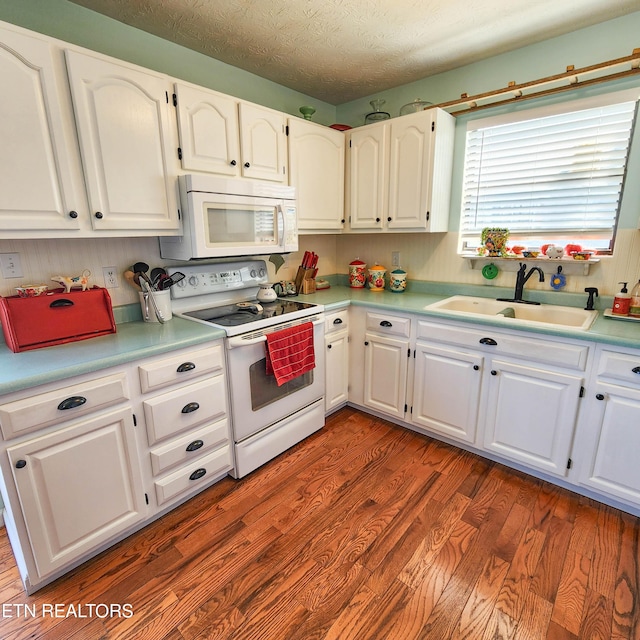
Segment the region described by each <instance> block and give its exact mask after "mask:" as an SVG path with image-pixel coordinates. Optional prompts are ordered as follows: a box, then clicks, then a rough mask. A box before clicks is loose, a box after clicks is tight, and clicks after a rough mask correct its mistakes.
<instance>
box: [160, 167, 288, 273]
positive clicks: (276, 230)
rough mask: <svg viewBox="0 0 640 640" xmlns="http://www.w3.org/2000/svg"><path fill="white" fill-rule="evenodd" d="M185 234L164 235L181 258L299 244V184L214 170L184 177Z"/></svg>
mask: <svg viewBox="0 0 640 640" xmlns="http://www.w3.org/2000/svg"><path fill="white" fill-rule="evenodd" d="M178 187H179V190H180V203H181V209H182V224H183V235H182V236H171V237H162V238H160V255H161V256H162V257H163V258H173V259H175V260H192V259H197V258H222V257H227V256H250V255H262V254H271V253H288V252H290V251H297V250H298V221H297V211H296V200H295V188H294V187H287V186H283V185H277V184H271V183H268V182H258V181H255V180H237V179H230V178H219V177H216V176H208V175H196V174H191V175H183V176H179V178H178Z"/></svg>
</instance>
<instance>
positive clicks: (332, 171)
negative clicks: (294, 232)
mask: <svg viewBox="0 0 640 640" xmlns="http://www.w3.org/2000/svg"><path fill="white" fill-rule="evenodd" d="M344 149H345V136H344V133H342V131H336V130H335V129H331V128H329V127H322V126H320V125H317V124H313V123H311V122H306V121H305V120H301V119H300V118H290V119H289V173H290V176H289V179H290V181H291V184H292V185H293V186H294V187H295V188H296V198H297V201H298V229H313V230H320V231H322V230H325V229H331V230H340V229H342V227H343V225H344V156H345V153H344Z"/></svg>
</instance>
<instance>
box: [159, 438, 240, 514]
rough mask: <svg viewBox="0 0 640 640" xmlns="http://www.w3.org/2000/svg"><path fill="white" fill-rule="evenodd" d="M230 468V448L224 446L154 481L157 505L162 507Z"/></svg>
mask: <svg viewBox="0 0 640 640" xmlns="http://www.w3.org/2000/svg"><path fill="white" fill-rule="evenodd" d="M232 468H233V464H232V462H231V446H230V445H226V446H224V447H221V448H220V449H217V450H216V451H213V452H212V453H210V454H209V455H207V456H205V457H204V458H200V460H197V461H196V462H194V463H193V464H190V465H187V466H185V467H184V468H183V469H179V470H178V471H175V472H174V473H172V474H170V475H168V476H167V477H166V478H162V479H161V480H156V481H155V483H154V484H155V487H156V498H157V500H158V504H159V505H163V504H164V503H165V502H168V501H169V500H171V499H172V498H175V497H176V496H177V495H179V494H181V493H184V492H185V491H188V490H190V489H193V488H195V487H197V486H198V485H201V484H205V483H206V482H209V481H210V480H211V479H212V478H215V477H216V476H217V475H220V474H221V473H224V472H225V471H231V469H232Z"/></svg>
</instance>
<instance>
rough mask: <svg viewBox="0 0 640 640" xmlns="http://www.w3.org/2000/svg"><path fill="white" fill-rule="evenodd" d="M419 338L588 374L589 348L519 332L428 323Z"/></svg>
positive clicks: (421, 324) (420, 327) (420, 329)
mask: <svg viewBox="0 0 640 640" xmlns="http://www.w3.org/2000/svg"><path fill="white" fill-rule="evenodd" d="M417 338H418V340H421V339H426V340H429V341H430V342H445V343H449V344H454V345H457V346H464V347H469V348H473V349H477V350H480V351H482V352H483V353H486V354H488V355H494V354H496V355H501V356H513V357H515V358H523V359H526V360H531V361H534V362H541V363H545V364H551V365H555V366H558V367H563V368H565V369H576V370H578V371H584V370H585V368H586V366H587V358H588V355H589V347H588V345H581V344H567V343H566V342H560V341H558V342H555V341H552V340H540V339H538V338H534V337H533V336H531V335H530V334H524V333H523V334H520V333H519V332H518V335H515V334H512V333H501V332H500V331H496V330H495V329H494V328H493V327H482V328H473V329H468V328H466V327H459V326H453V325H445V324H440V323H436V322H427V321H424V320H420V321H419V322H418V330H417ZM481 341H482V342H481ZM489 341H493V342H495V344H492V343H491V342H489Z"/></svg>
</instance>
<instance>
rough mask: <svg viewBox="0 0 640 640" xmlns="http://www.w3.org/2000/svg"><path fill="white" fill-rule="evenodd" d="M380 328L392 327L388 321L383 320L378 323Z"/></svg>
mask: <svg viewBox="0 0 640 640" xmlns="http://www.w3.org/2000/svg"><path fill="white" fill-rule="evenodd" d="M380 326H381V327H393V325H392V324H391V323H390V322H389V321H388V320H383V321H382V322H381V323H380Z"/></svg>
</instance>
